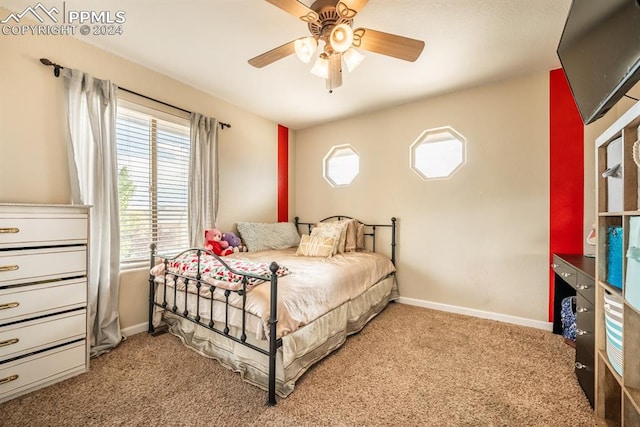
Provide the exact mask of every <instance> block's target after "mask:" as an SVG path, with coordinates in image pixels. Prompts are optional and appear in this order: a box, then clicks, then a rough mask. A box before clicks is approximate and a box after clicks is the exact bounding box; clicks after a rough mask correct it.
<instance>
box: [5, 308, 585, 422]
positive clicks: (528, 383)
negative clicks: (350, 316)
mask: <svg viewBox="0 0 640 427" xmlns="http://www.w3.org/2000/svg"><path fill="white" fill-rule="evenodd" d="M573 360H574V350H573V349H572V348H570V347H569V346H567V345H566V344H564V343H563V341H562V337H560V336H558V335H553V334H551V333H550V332H545V331H541V330H537V329H532V328H526V327H520V326H515V325H509V324H505V323H500V322H495V321H490V320H483V319H477V318H472V317H466V316H461V315H456V314H450V313H444V312H439V311H433V310H428V309H424V308H418V307H412V306H408V305H402V304H391V305H390V306H389V307H387V308H386V309H385V310H384V311H383V312H382V313H381V314H380V315H378V316H377V317H376V318H375V319H373V320H372V321H371V322H370V323H369V325H367V326H366V327H365V328H364V329H363V330H362V331H361V332H360V333H359V334H357V335H354V336H352V337H350V338H349V339H348V340H347V342H346V343H345V345H344V346H343V347H342V348H340V349H339V350H337V351H336V352H334V353H333V354H331V355H330V356H329V357H327V358H326V359H324V360H323V361H321V362H320V363H318V364H317V365H315V366H314V367H313V368H312V369H311V370H310V371H308V372H307V373H306V374H305V375H304V376H303V377H302V378H301V379H300V380H299V381H298V383H297V385H296V390H295V391H294V392H293V393H292V394H291V395H290V396H289V397H287V398H286V399H279V400H278V404H277V405H276V406H275V407H267V406H266V405H265V401H266V393H265V392H264V391H262V390H260V389H258V388H256V387H254V386H251V385H249V384H246V383H244V382H243V381H242V380H241V379H240V376H239V375H238V374H236V373H233V372H231V371H228V370H226V369H225V368H223V367H222V366H220V365H219V364H218V362H216V361H215V360H211V359H207V358H205V357H202V356H200V355H198V354H196V353H195V352H193V351H191V350H189V349H187V348H185V347H184V346H183V345H182V344H181V343H180V341H179V340H178V339H177V338H176V337H174V336H172V335H170V334H165V335H161V336H158V337H151V336H148V335H147V334H139V335H135V336H133V337H130V338H129V339H128V340H126V341H125V342H123V343H122V344H121V345H120V346H118V347H117V348H116V349H114V350H113V351H111V352H110V353H108V354H105V355H103V356H101V357H98V358H97V359H92V360H91V370H90V372H89V373H87V374H83V375H80V376H79V377H75V378H72V379H69V380H67V381H64V382H62V383H59V384H56V385H53V386H51V387H48V388H45V389H42V390H39V391H36V392H33V393H31V394H29V395H26V396H22V397H19V398H16V399H14V400H11V401H9V402H6V403H4V404H0V425H3V426H142V425H146V426H157V425H165V426H214V425H216V426H219V425H230V426H245V425H247V426H251V425H255V426H263V425H267V426H361V425H367V426H369V425H370V426H376V425H394V426H397V425H407V426H411V425H416V426H418V425H419V426H425V425H428V426H572V427H574V426H592V425H594V422H593V413H592V410H591V407H590V406H589V403H588V401H587V399H586V397H585V396H584V394H583V393H582V390H581V388H580V386H579V384H578V382H577V380H576V378H575V375H574V373H573Z"/></svg>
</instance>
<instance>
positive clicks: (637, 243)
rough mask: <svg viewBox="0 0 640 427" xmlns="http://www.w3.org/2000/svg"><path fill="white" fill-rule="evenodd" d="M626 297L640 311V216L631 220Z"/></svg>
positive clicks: (625, 286)
mask: <svg viewBox="0 0 640 427" xmlns="http://www.w3.org/2000/svg"><path fill="white" fill-rule="evenodd" d="M624 296H625V298H626V299H627V302H628V303H629V304H631V305H632V306H633V307H635V308H636V310H640V216H632V217H631V218H629V249H627V275H626V277H625V283H624Z"/></svg>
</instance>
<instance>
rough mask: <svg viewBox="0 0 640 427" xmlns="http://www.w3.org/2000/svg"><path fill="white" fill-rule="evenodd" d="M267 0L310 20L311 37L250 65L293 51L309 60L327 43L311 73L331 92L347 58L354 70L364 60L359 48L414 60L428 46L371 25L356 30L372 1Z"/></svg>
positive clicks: (297, 40)
mask: <svg viewBox="0 0 640 427" xmlns="http://www.w3.org/2000/svg"><path fill="white" fill-rule="evenodd" d="M266 1H267V2H269V3H271V4H273V5H274V6H277V7H279V8H280V9H282V10H284V11H285V12H287V13H289V14H291V15H293V16H295V17H296V18H298V19H300V20H302V21H304V22H306V23H307V25H308V27H309V32H310V33H311V36H307V37H301V38H299V39H296V40H292V41H290V42H288V43H285V44H283V45H282V46H278V47H276V48H275V49H272V50H270V51H268V52H265V53H263V54H261V55H258V56H256V57H254V58H251V59H250V60H249V64H251V65H253V66H254V67H257V68H262V67H264V66H266V65H269V64H271V63H273V62H275V61H277V60H279V59H282V58H285V57H287V56H289V55H291V54H293V53H295V54H296V56H298V58H300V60H301V61H303V62H305V63H307V62H309V61H310V60H311V58H312V57H313V56H314V54H315V52H316V50H317V48H318V45H319V42H323V43H324V47H323V49H322V52H321V53H320V55H319V56H318V58H317V60H316V62H315V64H314V66H313V68H312V69H311V72H312V73H313V74H315V75H317V76H319V77H322V78H324V79H325V80H326V83H327V89H328V90H329V92H332V91H333V89H335V88H337V87H340V86H341V85H342V62H343V60H344V63H345V65H346V67H347V70H349V71H350V72H351V71H353V70H354V69H355V67H357V66H358V64H360V62H361V61H362V60H363V59H364V56H363V55H362V54H361V53H360V52H359V51H358V50H357V49H356V48H359V49H364V50H368V51H371V52H376V53H380V54H383V55H387V56H392V57H394V58H398V59H403V60H405V61H411V62H413V61H415V60H416V59H418V57H419V56H420V54H421V53H422V49H423V48H424V42H423V41H422V40H416V39H411V38H408V37H403V36H398V35H396V34H389V33H384V32H382V31H376V30H371V29H368V28H356V29H353V18H354V17H355V16H356V14H357V13H358V12H359V11H360V10H361V9H362V8H363V7H364V6H365V5H366V4H367V1H368V0H339V1H337V2H336V0H316V1H315V2H314V3H313V4H312V5H311V6H310V7H307V6H305V5H304V4H302V3H300V2H299V1H298V0H266Z"/></svg>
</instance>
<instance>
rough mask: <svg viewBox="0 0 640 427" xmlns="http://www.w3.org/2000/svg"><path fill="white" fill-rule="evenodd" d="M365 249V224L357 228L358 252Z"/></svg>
mask: <svg viewBox="0 0 640 427" xmlns="http://www.w3.org/2000/svg"><path fill="white" fill-rule="evenodd" d="M361 249H364V224H360V223H358V226H357V227H356V250H361Z"/></svg>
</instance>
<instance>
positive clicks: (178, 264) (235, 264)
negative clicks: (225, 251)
mask: <svg viewBox="0 0 640 427" xmlns="http://www.w3.org/2000/svg"><path fill="white" fill-rule="evenodd" d="M224 263H225V264H227V265H228V266H229V268H227V267H226V266H225V265H224V264H222V262H220V261H219V260H218V259H217V258H215V257H214V256H212V255H209V254H207V253H203V254H201V256H200V278H201V280H203V281H204V282H205V283H207V284H209V285H212V286H216V287H219V288H223V289H229V290H232V291H237V290H240V289H242V278H243V277H246V278H247V290H250V289H252V288H253V287H254V286H257V285H259V284H261V283H264V282H265V281H266V280H270V279H271V270H269V263H266V262H256V261H249V260H246V259H238V258H225V259H224ZM167 268H168V273H173V274H179V275H181V276H185V277H188V278H194V279H195V278H196V277H197V276H198V255H197V254H196V253H187V254H184V255H181V256H179V257H178V258H176V259H174V260H172V261H170V262H168V263H167ZM164 269H165V267H164V263H161V264H158V265H156V266H155V267H153V268H152V269H151V274H152V275H154V276H156V277H158V276H162V275H164ZM232 270H233V271H232ZM234 271H235V272H234ZM245 274H250V275H251V276H245ZM287 274H289V270H288V269H287V267H282V266H279V268H278V270H277V271H276V276H278V277H282V276H286V275H287ZM255 276H261V277H263V278H261V277H255Z"/></svg>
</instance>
